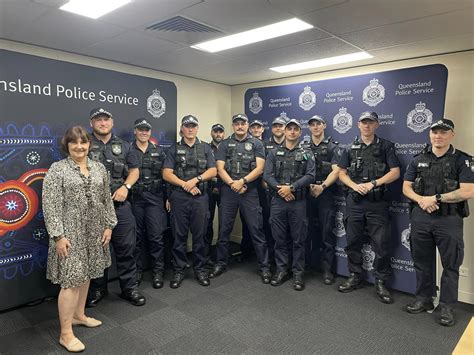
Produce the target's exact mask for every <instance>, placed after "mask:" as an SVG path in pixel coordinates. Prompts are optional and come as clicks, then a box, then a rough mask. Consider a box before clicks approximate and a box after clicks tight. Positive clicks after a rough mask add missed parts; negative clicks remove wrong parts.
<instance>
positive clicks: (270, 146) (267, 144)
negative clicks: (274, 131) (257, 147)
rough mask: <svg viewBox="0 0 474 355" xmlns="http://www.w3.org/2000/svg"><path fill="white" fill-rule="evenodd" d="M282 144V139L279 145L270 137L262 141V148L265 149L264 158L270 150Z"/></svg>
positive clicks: (283, 142)
mask: <svg viewBox="0 0 474 355" xmlns="http://www.w3.org/2000/svg"><path fill="white" fill-rule="evenodd" d="M283 144H285V140H284V139H283V141H282V142H281V143H277V142H275V138H274V137H273V135H272V136H271V137H270V138H268V140H265V141H263V147H264V148H265V156H267V155H268V153H269V152H270V151H271V150H273V149H275V148H278V147H281V146H282V145H283Z"/></svg>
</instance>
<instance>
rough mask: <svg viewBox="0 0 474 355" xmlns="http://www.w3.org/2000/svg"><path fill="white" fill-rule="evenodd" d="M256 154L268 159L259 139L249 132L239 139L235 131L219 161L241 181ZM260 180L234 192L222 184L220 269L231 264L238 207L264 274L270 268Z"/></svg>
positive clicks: (218, 157)
mask: <svg viewBox="0 0 474 355" xmlns="http://www.w3.org/2000/svg"><path fill="white" fill-rule="evenodd" d="M257 157H258V158H262V159H265V153H264V149H263V144H262V142H261V141H260V140H258V139H256V138H253V137H252V136H250V135H247V136H246V137H245V138H244V139H243V140H241V141H239V140H237V139H236V138H235V134H232V135H231V136H230V137H229V138H227V139H225V140H224V141H223V142H222V143H221V144H220V145H219V149H218V150H217V155H216V160H221V161H224V162H225V170H226V171H227V173H228V174H229V175H230V177H231V178H232V179H233V180H239V179H242V178H244V177H245V176H246V175H248V174H249V173H250V172H251V171H252V170H254V169H255V167H256V158H257ZM258 182H259V180H258V179H257V180H254V181H252V182H249V183H248V184H247V191H246V192H245V193H243V194H239V193H237V192H234V191H232V189H231V188H230V187H229V186H228V185H226V184H223V185H222V187H221V208H220V209H219V238H218V240H217V258H216V261H217V263H216V265H217V266H219V269H220V270H225V268H226V266H227V263H228V259H229V239H230V234H231V232H232V228H233V226H234V221H235V217H236V215H237V210H238V209H240V211H241V213H242V215H243V217H244V220H245V223H246V225H247V227H248V229H249V233H250V235H251V238H252V242H253V245H254V248H255V253H256V255H257V259H258V263H259V267H260V271H262V273H263V272H268V271H269V264H268V248H267V242H266V240H265V235H264V234H263V226H262V222H263V220H262V208H261V207H260V204H259V201H258V192H257V184H258Z"/></svg>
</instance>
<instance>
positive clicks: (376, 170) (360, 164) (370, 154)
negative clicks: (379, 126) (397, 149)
mask: <svg viewBox="0 0 474 355" xmlns="http://www.w3.org/2000/svg"><path fill="white" fill-rule="evenodd" d="M350 162H351V165H350V166H349V168H348V169H347V171H348V172H349V176H350V178H351V179H352V181H354V182H355V183H356V184H360V183H364V182H368V181H371V180H375V179H378V178H381V177H382V176H384V175H385V174H386V173H388V171H389V169H388V165H387V163H386V162H385V157H384V155H383V152H382V144H381V140H380V138H378V137H376V139H375V141H374V142H373V143H372V144H371V145H369V146H366V147H363V146H362V142H361V141H360V140H359V138H356V139H355V141H354V142H353V143H352V146H351V151H350Z"/></svg>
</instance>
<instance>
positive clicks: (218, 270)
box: [209, 265, 226, 279]
mask: <svg viewBox="0 0 474 355" xmlns="http://www.w3.org/2000/svg"><path fill="white" fill-rule="evenodd" d="M225 271H226V270H225V267H224V266H222V265H216V266H214V268H213V269H212V270H211V272H210V273H209V278H211V279H214V278H216V277H217V276H220V275H222V274H223V273H224V272H225Z"/></svg>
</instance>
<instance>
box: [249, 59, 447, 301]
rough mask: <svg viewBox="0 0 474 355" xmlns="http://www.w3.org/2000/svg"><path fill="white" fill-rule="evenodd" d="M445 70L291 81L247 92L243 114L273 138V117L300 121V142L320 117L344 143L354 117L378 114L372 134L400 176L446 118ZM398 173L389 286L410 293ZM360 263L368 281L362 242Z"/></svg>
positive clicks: (341, 204) (340, 203)
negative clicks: (391, 152) (384, 144)
mask: <svg viewBox="0 0 474 355" xmlns="http://www.w3.org/2000/svg"><path fill="white" fill-rule="evenodd" d="M447 77H448V71H447V68H446V67H445V66H443V65H440V64H437V65H428V66H421V67H415V68H408V69H400V70H393V71H387V72H380V73H372V74H366V75H358V76H352V77H347V78H338V79H330V80H322V81H313V82H306V83H299V84H292V85H282V86H273V87H261V88H255V89H249V90H247V91H246V93H245V98H244V100H245V102H244V103H245V108H246V109H245V113H246V114H247V115H248V117H249V120H250V121H252V120H254V119H259V120H261V121H263V123H264V125H265V130H266V132H265V137H269V136H270V135H271V132H270V126H271V122H272V120H273V119H274V118H275V117H278V116H284V117H287V118H296V119H298V120H299V121H300V122H301V124H302V126H303V139H304V140H306V141H309V139H310V132H309V130H308V119H309V118H310V117H311V116H313V115H316V114H317V115H320V116H322V117H323V118H324V119H325V120H326V122H327V129H326V136H332V137H333V138H334V139H335V140H336V141H338V142H339V145H340V146H341V147H347V146H350V144H351V142H352V141H353V140H354V138H355V137H356V136H357V135H358V134H359V129H358V127H357V122H358V118H359V115H360V114H361V113H362V112H364V111H375V112H377V114H378V115H379V118H380V127H379V129H378V130H377V135H379V136H380V137H382V138H385V139H388V140H390V141H392V142H393V143H394V144H395V148H396V152H397V155H398V158H399V159H400V161H401V164H402V168H401V173H402V176H403V173H404V171H405V169H406V166H407V164H408V162H409V161H410V160H411V159H412V158H413V156H414V155H415V154H417V153H419V152H420V151H421V150H422V149H423V147H424V146H425V144H426V143H427V142H428V132H429V127H430V125H431V123H432V122H434V120H437V119H439V118H441V117H443V113H444V104H445V94H446V83H447ZM401 187H402V178H401V179H399V180H398V181H397V182H395V183H393V184H392V185H391V187H390V189H391V192H392V200H391V201H390V212H391V217H392V222H391V228H392V257H391V266H392V268H393V278H392V280H391V282H389V283H388V285H389V286H391V287H392V288H394V289H398V290H401V291H404V292H409V293H414V292H415V287H416V276H415V269H414V267H413V261H412V259H411V253H410V221H409V203H408V200H407V199H406V198H405V197H404V196H403V195H402V192H401ZM339 190H340V194H339V195H338V196H337V197H336V205H337V212H336V227H335V229H334V234H335V235H336V236H337V247H336V254H337V272H338V274H340V275H348V269H347V255H346V253H345V251H344V248H345V245H346V239H345V230H344V225H343V222H342V221H343V216H344V208H345V196H344V194H343V192H342V189H339ZM362 252H363V261H364V264H363V267H364V269H365V270H366V271H367V275H366V277H367V280H368V281H370V282H373V275H372V272H371V271H372V270H373V261H374V256H375V254H374V252H373V248H372V245H371V243H370V241H369V240H368V239H367V241H366V243H365V244H364V247H363V249H362Z"/></svg>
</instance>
